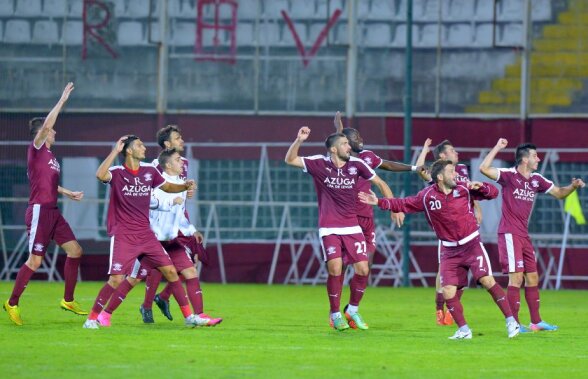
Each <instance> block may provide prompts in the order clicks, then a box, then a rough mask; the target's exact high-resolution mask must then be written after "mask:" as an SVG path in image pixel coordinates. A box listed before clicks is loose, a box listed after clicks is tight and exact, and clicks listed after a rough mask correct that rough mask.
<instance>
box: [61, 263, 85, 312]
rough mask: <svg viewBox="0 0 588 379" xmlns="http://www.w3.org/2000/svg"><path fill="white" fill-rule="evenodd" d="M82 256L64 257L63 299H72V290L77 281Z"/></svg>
mask: <svg viewBox="0 0 588 379" xmlns="http://www.w3.org/2000/svg"><path fill="white" fill-rule="evenodd" d="M81 260H82V258H80V257H78V258H71V257H67V258H65V266H64V268H63V279H64V281H65V292H64V293H63V300H65V301H73V299H74V291H75V289H76V284H77V283H78V270H79V268H80V262H81Z"/></svg>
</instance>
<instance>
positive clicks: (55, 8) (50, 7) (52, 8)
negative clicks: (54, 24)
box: [43, 0, 68, 17]
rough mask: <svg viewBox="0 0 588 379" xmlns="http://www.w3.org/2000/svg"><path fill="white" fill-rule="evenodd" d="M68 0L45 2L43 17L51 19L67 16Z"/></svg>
mask: <svg viewBox="0 0 588 379" xmlns="http://www.w3.org/2000/svg"><path fill="white" fill-rule="evenodd" d="M67 11H68V6H67V0H45V1H44V2H43V15H44V16H51V17H63V16H65V15H67Z"/></svg>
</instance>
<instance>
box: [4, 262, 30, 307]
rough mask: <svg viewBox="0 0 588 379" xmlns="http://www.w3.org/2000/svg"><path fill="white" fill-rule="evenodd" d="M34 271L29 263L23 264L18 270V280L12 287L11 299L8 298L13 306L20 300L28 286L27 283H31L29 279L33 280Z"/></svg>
mask: <svg viewBox="0 0 588 379" xmlns="http://www.w3.org/2000/svg"><path fill="white" fill-rule="evenodd" d="M34 273H35V272H34V271H33V270H31V269H30V267H29V266H27V265H22V267H21V268H20V270H18V274H17V275H16V281H15V282H14V288H13V289H12V295H10V299H9V300H8V304H9V305H10V306H11V307H13V306H15V305H18V300H19V299H20V296H21V295H22V293H23V292H24V290H25V288H27V284H29V280H31V277H32V276H33V274H34Z"/></svg>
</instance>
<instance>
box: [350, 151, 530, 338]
mask: <svg viewBox="0 0 588 379" xmlns="http://www.w3.org/2000/svg"><path fill="white" fill-rule="evenodd" d="M431 177H432V178H434V180H435V181H436V183H435V184H433V185H430V186H428V187H426V188H425V189H423V190H421V191H420V192H419V193H418V194H416V195H415V196H409V197H406V198H403V199H378V198H377V197H376V196H375V195H374V193H373V192H372V193H370V194H368V193H365V192H360V193H359V199H360V200H361V201H362V202H364V203H366V204H372V205H378V206H379V207H380V209H387V210H391V211H394V212H406V213H416V212H425V217H426V218H427V222H428V223H429V225H430V226H431V229H433V231H434V232H435V234H436V235H437V238H439V240H441V268H440V271H441V278H440V281H441V286H442V287H443V296H444V297H445V300H446V301H447V309H448V310H449V312H451V314H452V315H453V318H454V320H455V322H456V323H457V325H458V327H459V329H458V330H457V331H456V332H455V334H454V335H453V336H452V337H449V338H450V339H471V338H472V331H471V329H470V328H469V326H468V324H467V323H466V321H465V317H464V314H463V306H462V304H461V301H460V299H459V297H458V296H457V289H458V287H459V286H461V278H462V277H463V275H464V274H467V272H468V270H469V271H471V272H472V274H473V276H474V279H475V280H476V281H477V282H479V283H480V284H481V285H482V286H483V287H484V288H486V290H488V292H489V293H490V295H492V298H493V299H494V302H495V303H496V305H498V307H499V308H500V310H501V311H502V313H503V314H504V317H505V318H506V329H507V333H508V337H509V338H512V337H515V336H516V335H517V334H518V333H519V324H518V323H517V321H516V320H515V319H514V317H513V315H512V311H511V310H510V306H509V305H508V302H507V301H506V294H505V293H504V291H503V290H502V288H500V286H499V285H498V284H497V283H496V281H495V280H494V277H493V276H492V268H491V266H490V260H489V259H488V255H487V254H486V249H485V248H484V245H483V244H482V242H481V241H480V232H479V226H478V223H477V222H476V218H475V217H474V212H473V209H472V199H475V200H490V199H494V198H496V196H498V190H497V189H496V187H494V186H493V185H491V184H488V183H480V182H468V183H463V182H456V181H455V178H456V177H457V173H456V172H455V166H454V164H453V162H451V161H450V160H438V161H436V162H435V163H433V165H432V166H431Z"/></svg>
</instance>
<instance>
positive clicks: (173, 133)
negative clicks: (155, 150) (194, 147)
mask: <svg viewBox="0 0 588 379" xmlns="http://www.w3.org/2000/svg"><path fill="white" fill-rule="evenodd" d="M156 137H157V143H158V144H159V146H161V148H162V149H171V148H174V149H176V151H177V152H179V153H181V152H183V151H184V140H183V139H182V133H181V130H180V128H179V127H178V126H177V125H167V126H166V127H163V128H161V129H159V131H158V132H157V135H156Z"/></svg>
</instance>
